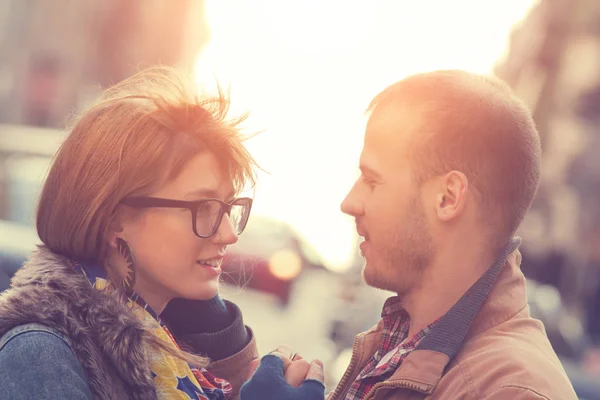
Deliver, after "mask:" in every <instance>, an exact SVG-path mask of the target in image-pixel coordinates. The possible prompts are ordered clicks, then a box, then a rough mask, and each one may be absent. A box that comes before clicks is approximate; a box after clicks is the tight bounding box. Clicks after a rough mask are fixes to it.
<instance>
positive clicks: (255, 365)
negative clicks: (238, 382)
mask: <svg viewBox="0 0 600 400" xmlns="http://www.w3.org/2000/svg"><path fill="white" fill-rule="evenodd" d="M259 365H260V360H259V359H258V358H257V359H255V360H252V361H251V362H250V371H249V372H248V379H250V378H252V375H254V372H255V371H256V369H257V368H258V366H259Z"/></svg>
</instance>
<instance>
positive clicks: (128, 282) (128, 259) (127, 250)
mask: <svg viewBox="0 0 600 400" xmlns="http://www.w3.org/2000/svg"><path fill="white" fill-rule="evenodd" d="M117 251H118V252H119V255H120V256H121V257H123V259H124V260H125V263H126V269H125V276H124V277H123V279H122V281H121V285H122V287H123V290H125V292H126V293H131V292H133V286H134V285H135V278H136V272H135V255H134V254H133V250H131V247H129V244H128V243H127V242H126V241H125V240H123V239H121V238H117Z"/></svg>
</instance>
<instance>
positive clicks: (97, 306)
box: [0, 246, 156, 399]
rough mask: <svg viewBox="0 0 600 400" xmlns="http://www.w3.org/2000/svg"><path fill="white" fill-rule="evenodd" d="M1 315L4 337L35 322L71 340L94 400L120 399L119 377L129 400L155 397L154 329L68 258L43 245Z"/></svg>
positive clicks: (1, 305)
mask: <svg viewBox="0 0 600 400" xmlns="http://www.w3.org/2000/svg"><path fill="white" fill-rule="evenodd" d="M0 315H2V321H1V322H0V336H3V335H4V334H5V333H6V332H8V331H9V330H11V329H12V328H14V327H16V326H19V325H23V324H27V323H32V322H35V323H40V324H43V325H45V326H47V327H49V328H51V329H53V330H55V331H57V332H58V333H61V334H62V335H64V336H66V337H68V338H69V339H70V342H71V347H72V349H73V351H74V352H75V354H76V355H77V358H78V359H79V361H80V363H81V365H82V367H83V368H84V369H85V370H86V373H87V375H88V381H89V385H90V388H91V390H92V392H93V393H94V395H95V398H98V399H116V398H121V397H119V395H118V391H117V389H115V387H116V386H117V385H116V382H115V376H114V375H115V374H116V376H118V378H120V381H122V383H123V385H124V388H125V390H126V392H128V393H129V395H130V398H132V399H154V398H156V391H155V388H154V385H153V383H152V375H151V370H150V363H149V361H148V357H147V353H148V350H149V348H150V346H152V344H151V343H152V338H151V333H150V330H149V327H148V326H147V325H146V323H144V322H143V321H140V320H139V319H138V318H136V316H135V315H134V314H133V313H132V311H131V310H130V309H129V308H128V307H127V306H126V305H125V303H124V302H123V299H122V298H121V297H120V296H119V295H117V294H116V293H115V295H114V296H113V295H107V294H105V293H103V292H101V291H99V290H96V289H94V288H93V287H92V286H91V285H90V283H89V281H88V280H87V279H86V278H85V276H83V274H81V273H80V272H78V271H74V270H73V268H72V262H71V261H70V260H69V259H67V258H66V257H62V256H60V255H57V254H55V253H53V252H52V251H50V250H49V249H48V248H46V247H45V246H40V247H39V249H38V250H36V251H35V252H34V253H33V254H32V256H31V258H30V259H29V260H28V261H27V262H26V263H25V265H24V266H23V267H22V268H21V269H20V270H19V271H17V273H16V274H15V276H14V277H13V280H12V286H11V288H10V289H9V290H7V291H6V292H4V293H3V294H2V295H1V296H0Z"/></svg>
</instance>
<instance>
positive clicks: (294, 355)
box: [290, 353, 304, 361]
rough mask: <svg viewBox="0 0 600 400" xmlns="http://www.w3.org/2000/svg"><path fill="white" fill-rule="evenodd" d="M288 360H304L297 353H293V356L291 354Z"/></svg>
mask: <svg viewBox="0 0 600 400" xmlns="http://www.w3.org/2000/svg"><path fill="white" fill-rule="evenodd" d="M290 360H292V361H298V360H304V357H302V356H301V355H300V354H298V353H294V354H292V357H291V358H290Z"/></svg>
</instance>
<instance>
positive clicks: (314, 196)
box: [195, 0, 535, 271]
mask: <svg viewBox="0 0 600 400" xmlns="http://www.w3.org/2000/svg"><path fill="white" fill-rule="evenodd" d="M534 3H535V1H534V0H454V1H447V0H420V1H414V0H413V1H408V0H379V1H373V2H367V1H364V0H306V1H302V2H300V1H289V0H253V1H247V0H206V13H207V15H206V17H207V21H208V23H209V25H210V30H211V40H210V43H209V45H208V47H207V48H205V49H204V51H203V52H202V54H200V56H199V58H198V62H197V65H196V71H195V72H196V77H197V81H198V83H199V85H200V86H201V87H202V88H204V90H211V87H212V86H211V85H212V84H213V83H214V82H215V78H216V80H217V81H218V82H219V83H220V85H221V86H224V87H225V88H229V89H230V93H231V98H232V112H233V113H236V112H237V113H245V112H249V113H250V118H249V119H248V120H247V122H246V130H247V131H249V132H256V131H262V133H260V134H259V135H257V136H256V137H254V138H252V139H251V140H250V141H248V147H249V149H250V151H251V152H252V154H253V155H254V157H255V158H256V159H257V161H258V162H259V164H260V165H261V167H263V168H264V169H265V170H266V171H267V173H260V174H259V184H258V186H257V190H256V199H255V206H254V209H253V212H255V213H258V214H264V215H268V216H271V217H275V218H279V219H282V220H284V221H286V222H288V223H290V224H291V225H293V226H294V227H295V228H296V229H297V230H298V231H299V232H300V233H301V234H303V235H304V236H305V237H306V239H307V240H308V241H309V242H310V243H311V244H312V245H313V246H314V247H315V248H316V250H317V251H319V252H320V253H321V254H322V256H323V257H324V259H325V262H326V264H327V266H328V267H329V268H330V269H332V270H335V271H342V270H344V269H346V268H347V267H348V266H349V265H350V263H351V262H352V260H353V258H354V257H355V248H354V246H355V242H356V234H355V229H354V221H353V219H352V218H350V217H348V216H345V215H343V214H342V213H341V212H340V210H339V205H340V203H341V201H342V200H343V198H344V196H345V195H346V193H347V192H348V190H349V189H350V188H351V186H352V184H353V183H354V180H355V179H356V178H357V176H358V169H357V166H358V157H359V154H360V149H361V145H362V139H363V129H364V125H365V122H366V121H365V119H364V110H365V108H366V106H367V105H368V103H369V101H370V100H371V98H372V97H373V96H374V95H375V94H377V93H378V92H379V91H380V90H382V89H383V88H385V87H386V86H387V85H389V84H391V83H393V82H395V81H397V80H399V79H402V78H403V77H405V76H407V75H410V74H412V73H416V72H422V71H427V70H434V69H442V68H444V69H445V68H459V69H464V70H468V71H472V72H478V73H491V71H492V68H493V65H494V64H495V62H496V61H497V60H498V59H499V58H501V57H502V56H503V54H504V53H505V51H506V48H507V45H508V42H507V41H508V35H509V33H510V29H511V27H512V26H513V25H514V24H516V23H518V22H519V21H520V20H521V19H522V18H523V17H524V16H525V15H526V13H527V11H528V10H529V9H530V8H531V7H532V6H533V5H534ZM398 223H402V221H398Z"/></svg>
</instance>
